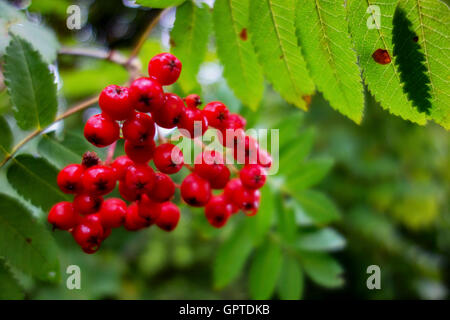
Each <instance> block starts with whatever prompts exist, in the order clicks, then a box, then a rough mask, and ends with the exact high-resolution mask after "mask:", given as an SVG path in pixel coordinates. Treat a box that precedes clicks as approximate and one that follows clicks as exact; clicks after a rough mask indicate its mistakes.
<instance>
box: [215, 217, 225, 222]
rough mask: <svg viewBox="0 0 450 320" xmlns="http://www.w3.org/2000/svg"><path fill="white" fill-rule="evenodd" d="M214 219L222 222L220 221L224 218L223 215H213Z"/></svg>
mask: <svg viewBox="0 0 450 320" xmlns="http://www.w3.org/2000/svg"><path fill="white" fill-rule="evenodd" d="M214 220H215V221H216V222H222V221H223V220H225V219H224V216H215V217H214Z"/></svg>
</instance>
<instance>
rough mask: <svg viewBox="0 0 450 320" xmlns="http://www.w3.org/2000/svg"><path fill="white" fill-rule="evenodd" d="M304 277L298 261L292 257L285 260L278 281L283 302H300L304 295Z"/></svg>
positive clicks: (286, 257)
mask: <svg viewBox="0 0 450 320" xmlns="http://www.w3.org/2000/svg"><path fill="white" fill-rule="evenodd" d="M303 286H304V275H303V271H302V269H301V267H300V264H299V263H298V261H297V260H295V259H294V258H292V257H290V256H285V257H284V258H283V264H282V267H281V272H280V279H279V281H278V294H279V296H280V299H282V300H299V299H301V298H302V295H303Z"/></svg>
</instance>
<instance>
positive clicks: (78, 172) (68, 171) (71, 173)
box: [56, 164, 84, 193]
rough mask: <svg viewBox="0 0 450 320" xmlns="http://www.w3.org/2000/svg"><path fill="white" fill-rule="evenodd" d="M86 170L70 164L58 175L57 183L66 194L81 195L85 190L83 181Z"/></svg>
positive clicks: (78, 165)
mask: <svg viewBox="0 0 450 320" xmlns="http://www.w3.org/2000/svg"><path fill="white" fill-rule="evenodd" d="M83 172H84V168H83V166H81V165H80V164H69V165H68V166H66V167H65V168H64V169H62V170H61V171H60V172H59V173H58V177H57V178H56V182H57V183H58V186H59V188H60V189H61V191H62V192H64V193H79V192H81V190H82V189H83V185H82V183H81V179H82V177H83Z"/></svg>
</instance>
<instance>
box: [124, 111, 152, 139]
mask: <svg viewBox="0 0 450 320" xmlns="http://www.w3.org/2000/svg"><path fill="white" fill-rule="evenodd" d="M122 133H123V137H124V138H125V139H126V140H127V141H130V142H132V143H135V144H140V143H144V142H147V141H148V140H153V138H154V137H155V122H154V121H153V119H152V117H151V116H149V115H148V114H146V113H143V112H135V113H134V114H133V116H132V117H130V118H129V119H127V120H126V121H125V122H124V123H123V126H122Z"/></svg>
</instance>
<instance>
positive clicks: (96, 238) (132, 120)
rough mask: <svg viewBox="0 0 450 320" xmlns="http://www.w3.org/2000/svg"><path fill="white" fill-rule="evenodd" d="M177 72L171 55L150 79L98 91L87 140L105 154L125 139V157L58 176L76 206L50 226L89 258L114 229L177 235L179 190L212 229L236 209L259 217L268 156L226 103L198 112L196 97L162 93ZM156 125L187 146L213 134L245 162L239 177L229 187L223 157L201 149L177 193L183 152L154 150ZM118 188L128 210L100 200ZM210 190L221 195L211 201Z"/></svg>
mask: <svg viewBox="0 0 450 320" xmlns="http://www.w3.org/2000/svg"><path fill="white" fill-rule="evenodd" d="M180 72H181V62H180V61H179V60H178V59H177V58H176V57H175V56H173V55H172V54H169V53H161V54H158V55H156V56H155V57H153V58H152V59H151V60H150V62H149V66H148V73H149V77H142V78H139V79H136V80H134V81H133V82H132V83H131V85H130V86H129V87H120V86H116V85H110V86H107V87H106V88H105V89H103V91H102V93H101V94H100V97H99V105H100V108H101V110H102V113H101V114H98V115H94V116H92V117H91V118H90V119H89V120H88V121H87V122H86V125H85V129H84V136H85V137H86V139H87V140H88V141H89V142H91V143H92V144H93V145H95V146H97V147H106V146H108V145H111V144H113V143H114V142H116V141H117V140H118V139H119V138H121V134H122V137H123V139H124V140H125V144H124V149H125V153H126V155H125V156H120V157H117V158H116V159H115V160H114V161H113V162H112V163H102V162H101V161H100V159H99V158H98V157H97V155H96V154H95V153H92V152H87V153H86V154H85V155H84V156H83V159H82V163H81V164H70V165H68V166H66V167H65V168H64V169H62V170H61V171H60V173H59V174H58V178H57V183H58V186H59V187H60V189H61V190H62V191H63V192H65V193H69V194H74V195H75V197H74V199H73V202H60V203H57V204H55V205H54V206H53V208H52V209H51V210H50V212H49V215H48V221H49V222H50V223H51V224H52V225H53V226H54V228H58V229H62V230H68V231H69V232H71V233H72V235H73V237H74V239H75V241H76V242H77V243H78V244H79V245H80V246H81V248H82V249H83V250H84V251H85V252H86V253H94V252H96V251H97V250H98V249H99V247H100V245H101V243H102V241H103V240H105V239H106V238H107V237H108V236H109V234H110V233H111V230H112V229H113V228H118V227H121V226H123V227H124V228H125V229H126V230H129V231H136V230H140V229H142V228H145V227H149V226H150V225H152V224H156V225H157V226H158V227H160V228H161V229H163V230H165V231H172V230H173V229H175V227H176V226H177V224H178V221H179V219H180V210H179V209H178V207H177V206H176V205H175V204H174V203H172V202H171V200H172V198H173V196H174V194H175V190H176V188H177V187H179V188H180V193H181V198H182V199H183V200H184V202H186V203H187V204H188V205H190V206H194V207H205V215H206V218H207V220H208V221H209V223H210V224H211V225H212V226H214V227H217V228H220V227H222V226H224V225H225V224H226V222H227V221H228V219H229V217H230V216H231V215H232V214H235V213H237V212H238V211H239V210H242V211H243V212H244V213H245V214H247V215H255V214H256V213H257V211H258V207H259V201H260V192H259V189H260V188H261V187H262V186H263V185H264V183H265V181H266V171H265V170H266V169H267V168H269V167H270V166H271V157H270V155H269V154H268V153H267V152H266V151H264V150H261V149H260V148H259V146H258V143H257V142H256V140H255V139H254V138H252V137H250V136H247V135H245V132H244V129H245V125H246V121H245V119H244V118H243V117H242V116H240V115H238V114H232V113H230V112H229V110H228V108H227V107H226V106H225V105H224V104H223V103H221V102H210V103H208V104H207V105H206V106H205V107H204V108H203V109H199V108H198V107H199V106H200V105H201V104H202V103H201V101H200V97H199V96H198V95H196V94H191V95H189V96H187V97H186V98H184V99H181V98H180V97H179V96H177V95H176V94H173V93H164V91H163V88H162V86H165V85H170V84H173V83H174V82H175V81H176V80H177V79H178V77H179V75H180ZM183 100H184V101H183ZM155 123H156V124H157V125H158V126H160V127H163V128H174V127H178V129H179V130H180V132H181V133H182V134H183V135H185V136H187V137H189V138H192V139H193V138H195V137H197V136H199V135H203V134H204V132H206V130H207V129H208V125H209V127H212V128H215V129H217V131H218V136H219V138H220V139H219V140H220V141H221V143H222V144H223V146H225V147H227V148H230V149H231V151H232V152H233V155H234V158H235V159H237V160H239V159H241V160H242V162H240V163H241V164H243V167H242V169H241V170H240V171H239V174H238V175H239V177H236V178H233V179H231V180H230V176H231V172H230V169H229V167H228V166H227V164H226V162H225V159H224V157H223V155H222V153H220V152H218V151H215V150H206V149H205V150H203V152H201V153H200V154H199V155H198V156H197V157H196V160H195V164H194V166H193V167H192V166H188V165H186V166H187V167H188V168H189V169H190V170H191V171H192V172H191V173H190V174H189V175H187V176H186V177H185V178H184V180H183V182H182V184H181V186H176V184H175V183H174V182H173V181H172V179H171V178H170V177H169V175H170V174H174V173H177V172H178V171H180V170H181V168H182V167H183V166H184V165H185V164H184V159H183V153H182V151H181V150H180V149H179V148H178V147H177V146H175V145H173V144H170V143H161V144H159V145H158V146H156V144H155V139H154V138H155ZM197 127H199V128H200V130H197ZM150 160H153V164H154V167H155V168H156V170H154V169H153V168H152V167H151V166H150V165H149V161H150ZM233 168H235V167H234V166H233ZM117 182H118V188H119V193H120V195H121V196H122V198H123V199H124V200H126V201H128V202H130V203H131V204H130V205H127V203H126V202H125V201H123V200H122V199H117V198H110V199H106V200H105V199H103V197H104V196H105V195H107V194H108V193H110V192H111V191H113V189H114V188H115V186H116V184H117ZM213 189H223V192H222V193H221V194H220V195H214V194H213V191H212V190H213Z"/></svg>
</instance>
